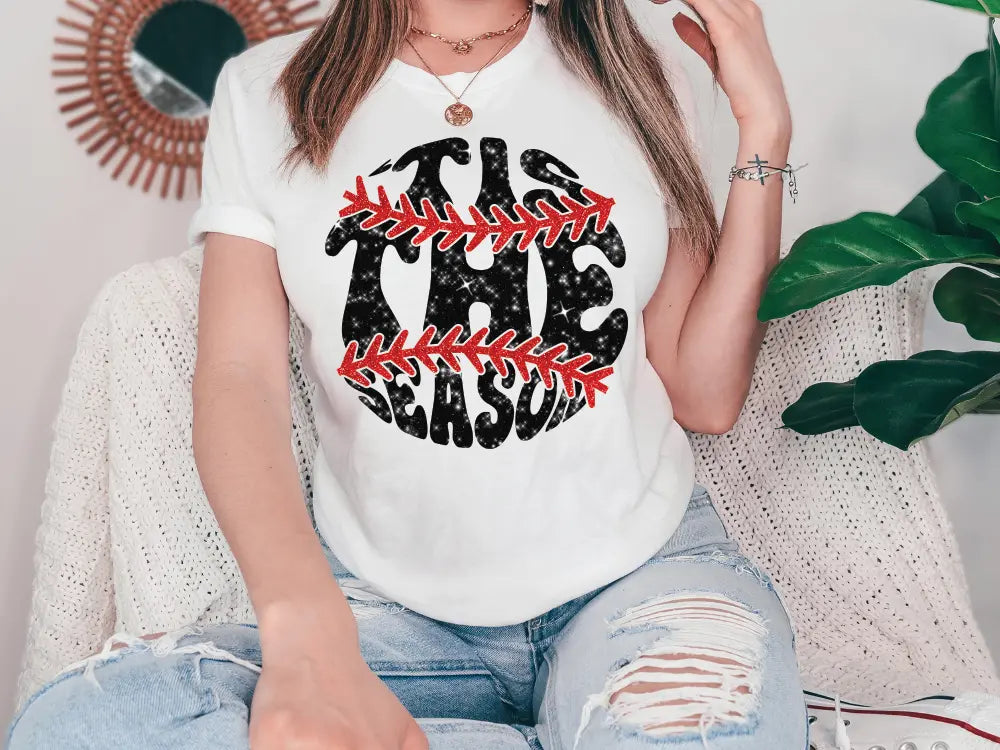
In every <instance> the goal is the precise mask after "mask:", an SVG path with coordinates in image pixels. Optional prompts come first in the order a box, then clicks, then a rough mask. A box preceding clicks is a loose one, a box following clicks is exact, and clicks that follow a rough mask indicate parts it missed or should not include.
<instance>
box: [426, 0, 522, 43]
mask: <svg viewBox="0 0 1000 750" xmlns="http://www.w3.org/2000/svg"><path fill="white" fill-rule="evenodd" d="M532 2H533V0H532V1H531V2H529V3H528V8H527V10H525V11H524V13H522V14H521V17H520V18H518V19H517V20H516V21H514V23H512V24H511V25H510V26H508V27H507V28H506V29H500V30H499V31H487V32H486V33H485V34H480V35H479V36H470V37H468V38H463V39H458V40H457V41H456V40H454V39H448V38H447V37H445V36H442V35H441V34H436V33H434V32H433V31H425V30H424V29H418V28H417V27H416V26H411V27H410V31H412V32H413V33H415V34H422V35H423V36H427V37H430V38H431V39H437V40H438V41H439V42H444V43H445V44H450V45H451V49H452V51H453V52H454V53H455V54H457V55H467V54H469V52H471V51H472V43H473V42H481V41H483V40H484V39H492V38H493V37H496V36H503V35H504V34H509V33H510V32H512V31H513V30H514V29H516V28H517V27H518V26H520V25H521V24H522V23H523V22H524V19H526V18H527V17H528V16H530V15H531V9H532Z"/></svg>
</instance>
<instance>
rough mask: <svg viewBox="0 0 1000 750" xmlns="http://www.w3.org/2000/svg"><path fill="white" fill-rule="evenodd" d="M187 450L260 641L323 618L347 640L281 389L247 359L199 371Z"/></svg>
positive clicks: (349, 632)
mask: <svg viewBox="0 0 1000 750" xmlns="http://www.w3.org/2000/svg"><path fill="white" fill-rule="evenodd" d="M193 396H194V433H193V441H194V452H195V460H196V462H197V466H198V472H199V474H200V476H201V480H202V484H203V486H204V488H205V491H206V493H207V495H208V499H209V503H210V505H211V506H212V509H213V511H214V512H215V515H216V518H217V519H218V522H219V526H220V528H221V529H222V532H223V534H224V535H225V537H226V540H227V542H228V543H229V546H230V548H231V549H232V551H233V555H234V556H235V558H236V560H237V562H238V563H239V566H240V569H241V572H242V574H243V577H244V580H245V581H246V584H247V589H248V591H249V593H250V598H251V601H252V604H253V606H254V610H255V612H256V614H257V620H258V625H259V627H260V631H261V641H262V644H263V647H264V649H265V650H267V643H268V641H269V640H271V638H272V636H273V634H281V633H284V635H276V636H273V637H278V638H281V637H288V636H289V630H290V628H289V625H290V623H292V622H293V621H294V622H303V621H304V620H315V619H322V620H324V622H326V626H325V627H326V628H327V629H328V631H329V632H336V633H337V634H338V640H341V641H342V642H343V643H345V644H347V645H352V644H356V643H357V628H356V624H355V620H354V617H353V615H352V613H351V610H350V607H349V606H348V604H347V602H346V600H345V598H344V596H343V594H342V593H341V591H340V588H339V587H338V586H337V583H336V580H335V578H334V577H333V575H331V573H330V568H329V565H328V563H327V561H326V556H325V555H324V554H323V550H322V548H321V546H320V543H319V539H318V538H317V536H316V533H315V531H314V530H313V528H312V524H311V523H310V520H309V515H308V512H307V510H306V506H305V502H304V499H303V497H302V489H301V485H300V482H299V475H298V470H297V467H296V465H295V458H294V454H293V452H292V449H291V440H290V435H291V433H290V431H291V419H290V414H289V410H288V408H287V399H283V398H282V396H281V394H278V393H275V392H272V391H271V389H269V387H268V385H267V383H266V382H265V381H264V380H263V379H262V378H259V377H257V376H255V374H254V373H253V372H250V371H248V369H247V368H245V367H240V366H232V367H226V368H220V369H218V370H216V371H214V372H198V373H196V377H195V384H194V388H193Z"/></svg>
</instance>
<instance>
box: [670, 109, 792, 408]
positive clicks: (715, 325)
mask: <svg viewBox="0 0 1000 750" xmlns="http://www.w3.org/2000/svg"><path fill="white" fill-rule="evenodd" d="M789 140H790V128H787V127H786V126H784V125H774V126H772V127H768V128H761V129H750V128H746V129H743V130H741V133H740V142H739V148H738V151H737V156H736V164H738V165H740V166H745V165H746V164H747V162H748V161H752V160H753V159H755V157H756V156H757V155H758V154H759V155H760V158H761V159H763V160H767V161H768V162H769V163H770V164H771V165H774V166H778V167H784V166H785V164H786V162H787V159H788V148H789ZM783 190H784V188H783V182H782V180H781V179H779V177H777V176H775V177H770V178H768V179H766V180H765V184H764V185H761V184H760V183H759V182H749V181H746V180H733V183H732V186H731V187H730V190H729V197H728V200H727V202H726V208H725V213H724V216H723V220H722V226H721V233H720V238H719V247H718V254H717V257H716V261H715V263H713V264H712V266H711V267H710V268H709V270H708V273H707V274H706V276H705V278H704V279H703V280H702V282H701V284H700V285H699V287H698V289H697V291H696V292H695V295H694V297H693V298H692V300H691V304H690V306H689V308H688V312H687V315H686V316H685V318H684V323H683V325H682V327H681V332H680V337H679V339H678V346H677V359H676V367H677V377H676V379H675V389H676V392H677V393H678V399H683V401H684V402H685V403H688V404H693V405H699V404H701V405H704V404H712V405H713V408H714V409H716V410H718V411H719V412H720V413H721V415H720V416H716V417H715V420H716V421H718V422H721V423H723V424H731V423H732V422H735V421H736V418H737V417H738V415H739V412H740V409H741V408H742V405H743V403H744V401H745V400H746V395H747V392H748V390H749V387H750V380H751V377H752V375H753V369H754V363H755V362H756V359H757V355H758V352H759V350H760V345H761V342H762V341H763V338H764V333H765V331H766V328H767V324H766V323H762V322H760V321H758V320H757V309H758V307H759V305H760V299H761V296H762V295H763V292H764V288H765V286H766V283H767V277H768V275H769V273H770V272H771V270H772V269H773V268H774V266H775V264H776V263H777V262H778V257H779V248H780V242H781V213H782V203H783Z"/></svg>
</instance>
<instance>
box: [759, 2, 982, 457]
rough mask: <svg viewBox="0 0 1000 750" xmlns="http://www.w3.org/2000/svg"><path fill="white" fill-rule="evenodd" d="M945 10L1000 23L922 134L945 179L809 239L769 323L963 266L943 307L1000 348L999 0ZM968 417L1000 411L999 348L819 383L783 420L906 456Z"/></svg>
mask: <svg viewBox="0 0 1000 750" xmlns="http://www.w3.org/2000/svg"><path fill="white" fill-rule="evenodd" d="M938 1H939V2H944V3H945V4H947V5H954V6H958V7H962V8H967V9H970V10H977V11H980V12H985V13H987V14H989V15H990V16H991V18H990V25H989V41H988V48H987V49H985V50H982V51H980V52H976V53H974V54H972V55H970V56H969V57H968V58H966V59H965V61H964V62H963V63H962V65H961V66H960V67H959V68H958V70H957V71H955V73H953V74H952V75H951V76H949V77H948V78H947V79H945V80H944V81H943V82H942V83H941V84H939V85H938V86H937V88H935V89H934V91H933V93H932V94H931V96H930V99H929V100H928V102H927V108H926V111H925V113H924V116H923V118H922V119H921V121H920V123H919V125H918V126H917V142H918V144H919V145H920V147H921V149H922V150H923V151H924V152H925V153H926V154H927V155H928V156H929V157H930V158H931V159H933V160H934V162H935V163H937V165H938V166H940V167H941V169H942V170H944V171H943V172H942V174H941V175H940V176H939V177H938V178H937V179H935V180H934V181H933V182H932V183H931V184H930V185H928V186H927V187H926V188H925V189H924V190H923V191H921V193H920V194H919V195H918V196H917V197H916V198H914V199H913V201H911V202H910V203H909V204H908V205H907V206H906V207H905V208H904V209H903V210H902V211H900V212H899V213H898V214H897V215H895V216H890V215H886V214H879V213H873V212H862V213H859V214H857V215H855V216H853V217H851V218H849V219H847V220H845V221H841V222H838V223H835V224H830V225H825V226H821V227H817V228H815V229H811V230H809V231H807V232H805V233H804V234H803V235H802V236H801V237H799V238H798V240H796V242H795V243H794V244H793V245H792V247H791V248H790V250H789V252H788V254H787V255H786V256H785V257H784V258H783V259H782V260H781V261H780V262H779V263H778V265H777V266H776V267H775V268H774V270H773V272H772V273H771V276H770V278H769V280H768V284H767V288H766V290H765V293H764V297H763V299H762V301H761V305H760V308H759V310H758V318H759V319H760V320H762V321H766V320H773V319H775V318H781V317H784V316H787V315H791V314H792V313H794V312H796V311H799V310H804V309H807V308H811V307H813V306H815V305H818V304H820V303H822V302H824V301H826V300H829V299H831V298H833V297H836V296H839V295H841V294H845V293H847V292H850V291H852V290H855V289H859V288H861V287H866V286H872V285H888V284H893V283H895V282H896V281H898V280H899V279H901V278H903V277H904V276H906V275H907V274H909V273H911V272H914V271H916V270H918V269H922V268H926V267H929V266H933V265H937V264H942V263H947V264H959V265H957V266H956V267H955V268H952V269H951V270H949V271H948V272H947V273H946V274H944V276H942V277H941V278H940V279H939V280H938V281H937V282H936V284H935V286H934V292H933V302H934V305H935V306H936V307H937V309H938V310H939V311H940V313H941V315H942V316H943V317H944V318H945V319H946V320H948V321H951V322H954V323H958V324H961V325H963V326H965V328H966V330H967V331H968V333H969V335H970V336H972V337H973V338H975V339H978V340H981V341H987V342H997V343H1000V38H998V27H997V24H998V23H1000V21H998V20H997V19H996V18H995V14H1000V0H938ZM994 6H995V7H994ZM969 413H980V414H1000V351H992V350H977V351H962V352H953V351H942V350H933V351H924V352H920V353H918V354H916V355H914V356H912V357H910V358H908V359H905V360H889V361H883V362H876V363H874V364H872V365H870V366H869V367H867V368H866V369H864V370H863V371H862V372H860V373H859V374H858V375H857V376H856V377H855V378H853V379H851V380H849V381H847V382H843V383H834V382H823V383H816V384H814V385H811V386H809V387H808V388H807V389H806V390H805V391H804V392H803V393H802V395H801V397H800V398H799V399H798V400H797V401H796V402H795V403H794V404H792V405H791V406H789V407H788V408H786V409H785V411H784V412H783V413H782V422H783V424H784V425H785V426H786V427H788V428H790V429H793V430H795V431H797V432H799V433H802V434H807V435H814V434H819V433H824V432H829V431H831V430H837V429H843V428H847V427H855V426H860V427H861V428H862V429H864V430H866V431H867V432H869V433H871V434H872V435H874V436H875V437H876V438H878V439H879V440H882V441H884V442H886V443H889V444H891V445H894V446H896V447H898V448H900V449H903V450H906V449H907V448H908V447H909V446H910V445H912V444H913V443H915V442H917V441H918V440H921V439H922V438H924V437H926V436H928V435H930V434H932V433H934V432H936V431H937V430H939V429H941V428H942V427H944V426H945V425H947V424H949V423H950V422H952V421H954V420H955V419H958V418H959V417H961V416H963V415H964V414H969Z"/></svg>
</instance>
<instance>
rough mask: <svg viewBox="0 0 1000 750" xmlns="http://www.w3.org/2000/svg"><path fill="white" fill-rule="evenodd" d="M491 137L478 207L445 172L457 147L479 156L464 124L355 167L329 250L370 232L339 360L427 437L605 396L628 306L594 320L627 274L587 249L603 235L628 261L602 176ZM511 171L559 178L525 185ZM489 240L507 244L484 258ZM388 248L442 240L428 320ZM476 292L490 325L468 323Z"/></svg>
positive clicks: (479, 435)
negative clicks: (454, 134) (393, 178)
mask: <svg viewBox="0 0 1000 750" xmlns="http://www.w3.org/2000/svg"><path fill="white" fill-rule="evenodd" d="M478 149H479V156H480V159H481V163H482V180H481V186H480V189H479V195H478V197H477V199H476V201H475V204H474V205H471V206H459V205H456V204H455V202H454V201H453V200H452V198H451V196H450V195H449V192H448V186H447V185H445V184H443V183H442V179H441V174H442V169H441V167H442V164H443V163H444V162H445V160H449V161H450V162H452V163H454V164H455V165H458V166H461V167H467V168H475V167H474V166H471V162H472V158H471V152H470V144H469V143H468V142H467V141H466V140H464V139H462V138H446V139H443V140H438V141H433V142H431V143H426V144H423V145H420V146H417V147H415V148H412V149H410V150H409V151H407V152H406V153H405V154H403V155H402V156H401V157H399V158H398V159H396V160H395V161H393V160H391V159H390V160H388V161H386V162H385V163H384V164H382V166H380V167H379V168H378V169H376V170H375V171H374V172H372V173H371V174H370V175H368V176H367V177H366V176H358V177H357V178H356V180H355V183H354V184H353V185H351V186H350V187H349V188H348V189H347V190H346V191H345V192H344V196H343V199H344V204H343V206H342V207H341V208H340V211H339V219H338V221H337V223H336V224H335V226H334V227H333V228H332V229H331V230H330V232H329V234H328V236H327V239H326V248H325V249H326V253H327V254H328V255H330V256H336V255H338V254H339V253H341V252H342V251H344V250H345V249H346V248H347V247H348V246H349V245H350V244H351V243H356V250H355V257H354V264H353V269H352V272H351V280H350V287H349V290H348V296H347V300H346V304H345V309H344V316H343V323H342V335H343V341H344V346H345V352H344V355H343V360H342V361H341V363H340V366H339V368H338V373H339V374H340V375H341V376H342V378H343V380H344V382H345V383H347V384H348V385H349V386H350V387H352V388H354V389H355V390H357V391H358V393H359V399H360V400H361V402H362V403H363V404H364V405H365V406H366V407H367V408H368V409H369V410H371V411H372V412H373V413H374V414H375V415H376V416H377V417H378V418H379V419H381V420H382V421H384V422H386V423H390V424H395V425H396V426H397V427H398V428H399V429H400V430H402V431H403V432H405V433H407V434H409V435H412V436H414V437H417V438H421V439H427V438H430V440H432V441H433V442H435V443H438V444H441V445H455V446H458V447H463V448H467V447H470V446H472V445H474V444H477V443H478V445H480V446H482V447H484V448H496V447H498V446H500V445H501V444H503V443H504V442H505V441H506V440H509V439H512V438H514V437H516V438H517V439H520V440H530V439H532V438H534V437H535V436H537V435H539V434H540V433H541V432H543V431H548V430H552V429H554V428H556V427H558V425H560V424H561V423H562V422H564V421H566V420H568V419H570V418H572V417H573V416H574V415H575V414H577V413H578V412H579V411H580V410H581V409H583V408H600V404H601V397H602V395H603V394H605V393H607V391H608V388H609V378H610V376H611V374H612V373H613V372H614V362H615V359H616V358H617V357H618V354H619V352H621V349H622V346H623V344H624V342H625V337H626V334H627V332H628V325H629V322H628V315H627V313H626V312H625V310H624V309H621V308H615V309H608V310H607V311H606V312H603V311H602V313H601V314H602V315H603V319H602V320H601V321H600V323H599V324H598V325H596V327H593V326H584V325H582V324H581V317H582V316H583V314H584V313H585V312H587V311H588V310H592V309H594V308H599V307H608V306H610V305H611V302H612V297H613V288H612V281H611V277H610V276H609V274H608V272H607V271H606V270H605V269H604V268H603V267H601V266H600V265H597V264H596V263H592V264H590V265H587V266H586V267H584V268H582V269H581V268H579V267H578V262H576V261H574V253H575V252H576V251H577V250H578V249H580V248H583V247H590V248H596V249H597V250H598V251H599V252H600V253H601V254H602V255H603V256H604V257H605V258H606V259H607V261H608V263H610V264H611V266H613V267H615V268H621V267H622V266H623V265H624V264H625V260H626V253H625V247H624V244H623V243H622V239H621V236H620V234H619V233H618V230H617V229H616V228H615V225H614V222H613V221H612V209H613V207H614V203H615V201H614V198H613V197H611V196H606V195H602V194H600V193H599V192H597V191H595V190H593V189H591V188H590V187H588V186H587V185H586V183H585V182H584V181H583V178H581V176H580V175H578V174H577V173H576V172H575V171H574V170H573V169H572V167H571V166H570V165H567V164H565V163H563V162H562V161H560V160H559V159H558V158H557V157H556V156H554V155H552V154H549V153H547V152H545V151H542V150H540V149H526V150H524V151H523V152H521V153H519V154H513V155H512V154H510V153H509V152H508V147H507V143H506V142H505V141H504V140H502V139H500V138H482V139H480V141H479V143H478ZM512 160H513V163H512ZM414 165H415V172H414V176H413V179H412V181H411V183H410V185H409V187H408V188H407V189H406V190H405V191H404V192H402V193H399V194H389V193H388V192H387V190H386V189H385V188H384V187H383V186H382V185H380V184H378V183H379V179H378V178H379V175H381V174H383V173H386V172H388V171H389V170H392V171H393V172H401V171H403V170H405V169H408V168H410V167H411V166H414ZM511 169H520V170H521V171H522V172H523V174H524V175H526V176H527V177H530V178H532V179H533V180H535V181H537V182H538V183H540V184H542V185H545V186H546V187H543V188H533V189H530V190H528V191H527V192H525V194H524V195H521V196H517V195H515V194H514V192H513V189H512V187H511V180H510V170H511ZM481 246H486V247H488V248H490V250H491V251H492V256H493V258H492V261H493V262H492V264H490V265H489V267H487V268H484V269H480V268H474V267H473V266H472V265H470V264H469V262H468V260H467V259H466V256H467V254H468V253H471V252H472V251H473V250H475V249H476V248H479V247H481ZM390 248H391V249H392V252H394V253H395V254H396V255H398V257H399V259H400V260H401V261H402V262H403V263H406V264H413V263H416V262H417V260H418V258H420V254H421V253H423V252H429V253H431V254H432V255H431V261H430V278H429V283H428V287H427V304H426V310H425V314H424V320H423V323H422V327H421V328H420V329H419V330H408V329H406V328H404V327H403V326H402V325H401V324H400V322H399V320H398V319H397V317H396V315H395V313H394V312H393V309H392V307H391V305H390V300H389V299H387V297H386V294H385V292H384V290H383V287H382V264H383V258H384V256H385V255H386V253H387V251H389V249H390ZM531 253H538V254H539V257H540V259H541V267H542V268H543V269H544V279H545V287H546V294H545V305H544V317H543V319H542V320H541V321H538V322H537V324H536V330H533V328H532V321H531V316H530V311H529V304H528V276H529V255H530V254H531ZM476 303H484V304H485V305H486V307H488V309H489V322H488V325H486V326H477V327H473V325H472V323H471V321H470V310H471V309H472V307H473V306H474V305H475V304H476ZM412 328H414V329H415V328H416V326H413V327H412ZM469 372H473V373H475V375H476V378H475V381H474V382H475V384H476V390H477V392H478V397H479V398H478V400H479V401H481V402H482V403H483V404H485V405H486V406H487V408H485V409H479V408H478V407H477V408H475V409H471V411H472V412H473V413H470V405H469V399H468V398H467V394H466V388H468V387H469V382H470V381H469V380H468V379H465V378H463V373H465V374H468V373H469ZM423 378H433V379H434V387H433V400H432V401H431V402H430V403H417V402H416V392H415V390H414V386H418V385H419V384H420V383H421V380H422V379H423Z"/></svg>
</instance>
